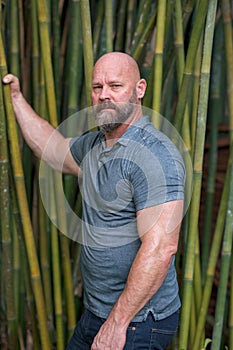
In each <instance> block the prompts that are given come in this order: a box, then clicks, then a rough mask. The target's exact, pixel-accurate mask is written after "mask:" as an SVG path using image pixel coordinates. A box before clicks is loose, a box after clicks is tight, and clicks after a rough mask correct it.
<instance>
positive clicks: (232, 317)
mask: <svg viewBox="0 0 233 350" xmlns="http://www.w3.org/2000/svg"><path fill="white" fill-rule="evenodd" d="M232 265H233V254H231V266H232ZM230 281H231V286H230V305H229V307H230V311H229V349H232V347H233V287H232V281H233V269H231V275H230Z"/></svg>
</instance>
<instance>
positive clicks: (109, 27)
mask: <svg viewBox="0 0 233 350" xmlns="http://www.w3.org/2000/svg"><path fill="white" fill-rule="evenodd" d="M112 5H113V4H112V1H109V0H105V25H106V51H107V52H112V50H113V42H112V41H113V6H112Z"/></svg>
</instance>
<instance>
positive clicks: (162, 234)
mask: <svg viewBox="0 0 233 350" xmlns="http://www.w3.org/2000/svg"><path fill="white" fill-rule="evenodd" d="M3 81H4V83H5V84H7V83H9V84H10V87H11V95H12V102H13V106H14V111H15V115H16V118H17V121H18V123H19V126H20V128H21V130H22V134H23V136H24V138H25V140H26V142H27V143H28V145H29V146H30V147H31V149H32V150H33V152H34V153H35V154H36V155H37V156H38V157H40V158H41V157H42V156H43V158H44V159H45V160H46V161H47V162H48V164H49V165H50V166H51V167H53V168H55V169H56V170H60V171H62V172H64V173H70V174H73V175H75V176H76V175H77V176H79V177H82V184H81V185H80V186H81V187H82V188H81V191H82V197H83V209H82V211H83V228H82V229H83V234H82V237H83V241H82V245H81V262H80V264H81V271H82V278H83V285H84V305H85V309H86V311H85V312H84V313H83V315H82V317H81V319H80V320H79V322H78V324H77V327H76V329H75V331H74V334H73V336H72V338H71V340H70V342H69V344H68V346H67V350H74V349H76V350H86V349H91V350H107V349H111V350H122V349H125V350H129V349H135V350H136V349H144V350H146V349H166V347H167V346H168V344H169V343H170V341H171V340H172V338H173V336H174V334H175V332H176V329H177V326H178V314H179V308H180V299H179V295H178V283H177V278H176V271H175V267H174V256H175V253H176V251H177V246H178V238H179V231H180V224H181V220H182V213H183V199H184V183H185V169H184V164H183V161H182V158H181V156H180V154H179V152H178V151H177V149H176V147H175V146H174V145H173V143H172V142H171V141H170V140H169V139H168V138H167V137H166V136H165V135H164V134H162V133H161V132H159V131H158V130H156V129H155V128H154V127H153V125H152V124H151V123H150V121H149V120H148V118H147V117H146V116H143V114H142V108H141V105H142V99H143V97H144V94H145V91H146V81H145V80H144V79H141V78H140V73H139V69H138V66H137V63H136V62H135V61H134V59H133V58H132V57H130V56H129V55H127V54H124V53H120V52H112V53H108V54H105V55H103V56H102V57H101V58H100V59H99V60H98V61H97V62H96V64H95V67H94V70H93V79H92V101H93V113H94V116H95V120H96V123H97V125H98V127H99V128H98V131H94V132H90V133H85V134H84V135H82V136H80V137H77V138H73V139H66V138H64V137H63V136H62V135H61V134H60V133H59V132H58V131H56V132H55V131H54V128H53V127H52V126H51V125H50V124H48V123H47V122H46V121H45V120H43V119H41V118H40V117H39V116H38V115H37V114H36V113H35V112H34V111H33V109H32V108H31V107H30V106H29V105H28V103H27V102H26V100H25V99H24V97H23V96H22V94H21V92H20V87H19V83H18V79H17V78H16V77H14V76H13V75H7V76H6V77H4V80H3ZM52 135H53V136H52ZM51 136H52V137H51ZM51 139H52V141H50V143H49V145H50V146H49V147H46V145H47V143H48V140H51Z"/></svg>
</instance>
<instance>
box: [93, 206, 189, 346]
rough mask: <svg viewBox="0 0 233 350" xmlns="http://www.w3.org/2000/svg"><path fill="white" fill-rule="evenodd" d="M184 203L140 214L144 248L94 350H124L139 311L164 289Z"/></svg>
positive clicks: (147, 210)
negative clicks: (127, 334)
mask: <svg viewBox="0 0 233 350" xmlns="http://www.w3.org/2000/svg"><path fill="white" fill-rule="evenodd" d="M182 213H183V201H182V200H178V201H171V202H167V203H164V204H162V205H158V206H154V207H151V208H147V209H144V210H141V211H139V212H138V213H137V222H138V231H139V234H140V236H141V241H142V244H141V247H140V249H139V251H138V253H137V255H136V257H135V260H134V262H133V265H132V267H131V270H130V273H129V275H128V279H127V283H126V287H125V289H124V291H123V292H122V294H121V296H120V297H119V299H118V301H117V302H116V304H115V306H114V307H113V309H112V311H111V313H110V314H109V317H108V318H107V320H106V322H105V323H104V324H103V326H102V327H101V328H100V331H99V333H98V334H97V336H96V337H95V340H94V343H93V345H92V348H91V349H92V350H101V349H102V347H101V346H106V348H108V349H112V350H113V349H114V350H122V349H123V348H124V344H125V339H126V330H127V327H128V325H129V323H130V322H131V320H132V319H133V318H134V316H135V315H136V314H137V313H138V311H139V310H140V309H141V308H142V307H143V306H144V305H145V304H146V303H147V302H148V301H149V299H151V297H152V296H153V295H154V294H155V293H156V292H157V290H158V289H159V288H160V286H161V285H162V283H163V281H164V279H165V277H166V275H167V273H168V269H169V267H170V264H171V260H172V257H173V255H174V254H175V253H176V251H177V246H178V238H179V231H180V224H181V220H182Z"/></svg>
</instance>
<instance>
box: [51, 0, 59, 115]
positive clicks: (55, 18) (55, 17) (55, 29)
mask: <svg viewBox="0 0 233 350" xmlns="http://www.w3.org/2000/svg"><path fill="white" fill-rule="evenodd" d="M58 5H59V4H58V1H57V0H52V3H51V9H52V20H51V22H52V38H53V48H52V62H53V76H54V88H55V95H56V96H57V99H56V102H57V110H58V111H59V110H60V100H61V99H60V93H61V90H60V88H59V87H60V80H61V79H60V16H59V8H58Z"/></svg>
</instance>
